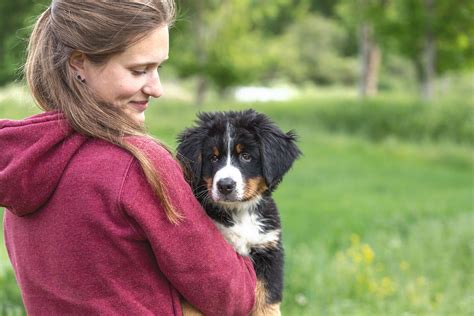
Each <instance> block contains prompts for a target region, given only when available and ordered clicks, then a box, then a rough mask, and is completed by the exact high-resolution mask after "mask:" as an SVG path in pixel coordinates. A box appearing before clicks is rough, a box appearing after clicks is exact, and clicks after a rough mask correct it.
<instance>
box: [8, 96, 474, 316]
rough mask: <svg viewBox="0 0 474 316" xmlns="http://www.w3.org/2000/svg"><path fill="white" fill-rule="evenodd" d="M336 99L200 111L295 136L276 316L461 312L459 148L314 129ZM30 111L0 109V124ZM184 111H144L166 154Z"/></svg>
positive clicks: (468, 185) (473, 232)
mask: <svg viewBox="0 0 474 316" xmlns="http://www.w3.org/2000/svg"><path fill="white" fill-rule="evenodd" d="M343 102H347V100H337V99H336V98H334V99H331V100H318V99H315V100H305V101H301V102H294V103H290V104H286V103H283V104H250V105H249V104H247V105H245V104H230V103H224V104H215V105H207V106H205V107H204V108H203V109H202V110H205V111H207V110H225V109H229V108H232V109H239V108H245V107H253V108H255V109H256V110H258V111H261V112H265V113H267V114H269V115H270V116H271V117H272V118H274V120H276V121H277V123H278V124H279V125H280V126H281V127H282V128H283V129H285V130H288V129H295V130H296V132H297V133H298V134H299V136H300V138H299V145H300V147H301V149H302V151H303V153H304V156H303V157H302V158H301V159H300V160H298V161H297V162H296V164H295V166H294V168H293V169H292V170H291V171H290V173H289V174H288V175H287V177H286V178H285V179H284V181H283V183H282V184H281V186H280V187H279V189H278V190H277V192H276V193H275V199H276V201H277V204H278V206H279V209H280V211H281V215H282V221H283V238H284V244H285V251H286V269H285V291H284V302H283V305H282V308H283V314H284V315H308V316H309V315H472V314H473V313H474V310H473V306H474V268H473V267H474V260H473V256H474V229H472V227H474V200H473V196H474V195H473V193H474V192H473V190H474V183H473V179H474V173H473V166H474V159H473V157H474V156H473V153H474V150H473V148H472V147H471V145H470V142H464V144H459V143H457V142H455V141H449V140H446V139H443V140H442V141H439V140H438V141H435V140H433V139H430V140H428V141H427V140H426V139H423V140H411V141H410V142H408V141H407V140H406V138H404V137H403V135H400V136H397V135H396V134H395V135H386V137H381V138H373V137H368V136H367V135H364V133H356V134H355V135H354V134H353V133H352V131H351V130H344V129H342V130H339V129H336V130H334V129H331V128H328V127H326V126H321V125H318V126H316V120H313V118H314V117H315V115H316V114H317V113H319V112H318V111H319V110H318V109H320V107H324V106H329V105H328V104H339V105H338V106H342V105H341V104H342V103H343ZM378 102H382V103H383V102H384V100H383V99H381V100H379V101H378ZM34 111H35V110H33V109H32V108H31V107H30V106H19V105H18V104H15V103H14V102H12V101H11V100H10V101H4V102H0V117H10V118H20V117H24V116H26V115H29V114H31V113H33V112H34ZM195 112H196V109H195V108H194V107H192V106H191V105H189V104H186V103H179V102H176V101H170V100H165V99H164V100H160V102H156V103H154V104H152V106H151V108H150V109H149V110H148V112H147V122H148V125H149V129H150V131H151V132H152V134H154V135H155V136H157V137H158V138H160V139H162V140H164V141H165V142H166V143H168V144H169V145H170V146H171V147H174V146H175V145H176V143H175V137H176V135H177V134H178V133H179V132H180V131H181V130H182V129H183V128H184V127H186V126H189V125H191V124H192V121H193V119H194V115H195ZM397 119H400V118H397ZM410 139H411V137H410ZM0 261H2V262H1V265H0V269H2V270H3V271H0V281H2V280H1V276H4V280H3V281H5V280H6V283H5V284H9V283H8V282H10V284H11V283H12V282H13V281H12V277H11V275H9V276H7V277H5V273H6V272H5V271H7V270H9V269H10V268H9V266H8V265H7V264H6V263H5V262H6V255H5V252H4V251H0ZM5 289H7V287H5ZM2 291H3V289H2V287H0V299H2V298H4V300H6V299H5V297H10V299H9V300H10V304H12V303H11V302H13V301H14V300H13V299H12V298H11V294H9V295H10V296H7V295H6V294H5V293H2ZM3 292H5V291H3ZM1 306H2V302H0V312H1V311H2V308H1ZM10 310H12V308H10Z"/></svg>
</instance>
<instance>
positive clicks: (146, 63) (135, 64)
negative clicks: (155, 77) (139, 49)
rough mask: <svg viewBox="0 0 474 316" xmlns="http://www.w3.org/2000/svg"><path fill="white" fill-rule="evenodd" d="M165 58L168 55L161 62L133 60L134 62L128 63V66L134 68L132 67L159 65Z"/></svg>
mask: <svg viewBox="0 0 474 316" xmlns="http://www.w3.org/2000/svg"><path fill="white" fill-rule="evenodd" d="M167 60H168V57H166V58H165V59H164V60H162V61H161V62H135V63H131V64H129V65H128V67H129V68H134V67H149V66H160V65H163V64H164V63H165V62H166V61H167Z"/></svg>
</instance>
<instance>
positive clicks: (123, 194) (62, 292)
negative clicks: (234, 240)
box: [0, 112, 256, 315]
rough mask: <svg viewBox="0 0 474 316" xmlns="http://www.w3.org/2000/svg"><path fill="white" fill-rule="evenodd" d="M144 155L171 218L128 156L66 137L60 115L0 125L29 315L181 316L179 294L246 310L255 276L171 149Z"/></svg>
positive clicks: (15, 257)
mask: <svg viewBox="0 0 474 316" xmlns="http://www.w3.org/2000/svg"><path fill="white" fill-rule="evenodd" d="M130 141H131V142H133V143H134V144H135V145H137V146H139V147H140V148H142V149H143V150H144V152H145V153H146V154H147V155H149V157H152V159H153V163H154V165H155V167H156V168H157V170H158V172H159V174H160V176H161V179H162V181H163V184H164V186H165V188H166V190H167V191H168V194H169V196H170V197H171V201H172V204H173V205H174V206H175V207H176V209H177V210H178V211H179V212H180V213H181V214H182V215H183V216H184V220H183V221H182V222H181V223H180V224H178V225H174V224H171V223H170V222H169V221H168V220H167V218H166V215H165V212H164V210H163V207H162V205H161V203H160V200H159V199H158V198H156V196H155V195H154V194H153V192H152V190H151V188H150V186H149V185H148V183H147V182H146V179H145V176H144V174H143V172H142V170H141V168H140V166H139V164H138V162H137V160H136V159H135V158H133V157H132V155H131V154H130V153H128V152H127V151H125V150H123V149H121V148H119V147H117V146H114V145H112V144H109V143H107V142H104V141H101V140H97V139H93V138H87V137H84V136H82V135H80V134H78V133H76V132H75V131H74V130H72V128H71V127H70V126H69V125H68V124H67V122H66V120H65V119H64V117H63V115H61V114H60V113H58V112H50V113H43V114H40V115H36V116H33V117H31V118H27V119H25V120H22V121H6V120H3V121H0V205H2V206H5V207H6V208H7V210H8V211H6V212H5V218H4V229H5V243H6V246H7V250H8V254H9V256H10V259H11V262H12V265H13V269H14V270H15V274H16V278H17V281H18V284H19V286H20V288H21V292H22V295H23V301H24V304H25V306H26V309H27V311H28V313H29V314H31V315H65V314H84V315H85V314H87V315H98V314H101V315H131V314H135V315H181V308H180V296H181V295H182V296H184V297H185V298H186V300H187V301H188V302H190V303H191V304H193V305H194V306H196V307H197V308H198V309H200V310H201V311H203V312H204V313H205V314H206V315H245V314H248V313H249V311H250V310H251V308H252V306H253V303H254V300H255V282H256V280H255V272H254V270H253V267H252V264H251V262H250V261H249V260H248V259H247V258H243V257H240V256H239V255H237V254H236V253H235V251H234V250H233V249H232V248H231V247H230V246H229V245H228V244H227V243H226V242H225V241H224V239H223V238H222V237H221V235H220V233H219V232H218V231H217V229H216V228H215V226H214V225H213V223H212V222H211V220H210V219H209V218H208V217H207V216H206V215H205V212H204V211H203V210H202V208H201V206H200V205H199V203H198V202H197V201H196V200H195V198H194V196H193V194H192V192H191V189H190V187H189V186H188V184H187V183H186V182H185V180H184V178H183V175H182V171H181V169H180V168H179V166H178V164H177V163H176V162H175V160H174V159H173V158H172V157H171V155H170V154H169V153H168V152H167V151H166V150H164V149H163V148H162V147H160V146H158V145H156V144H155V143H154V142H152V141H149V140H145V139H140V138H133V139H130Z"/></svg>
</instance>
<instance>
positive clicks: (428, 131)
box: [314, 99, 474, 145]
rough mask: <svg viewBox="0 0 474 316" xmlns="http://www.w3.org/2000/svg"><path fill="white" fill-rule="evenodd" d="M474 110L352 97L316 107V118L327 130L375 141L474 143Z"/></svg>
mask: <svg viewBox="0 0 474 316" xmlns="http://www.w3.org/2000/svg"><path fill="white" fill-rule="evenodd" d="M473 110H474V107H473V106H472V105H467V104H444V105H441V104H424V103H421V102H397V101H391V102H390V101H387V100H385V101H383V102H381V101H380V100H376V99H375V100H372V101H362V100H360V101H355V100H348V101H346V102H341V101H339V102H337V103H334V102H331V103H326V104H324V105H321V106H316V107H315V109H314V118H315V120H316V122H317V124H319V125H321V126H323V127H324V128H326V129H329V130H333V131H343V132H349V133H356V134H360V135H362V136H365V137H367V138H369V139H372V140H381V139H385V138H388V137H396V138H400V139H406V140H411V141H450V142H455V143H463V144H469V145H474V111H473Z"/></svg>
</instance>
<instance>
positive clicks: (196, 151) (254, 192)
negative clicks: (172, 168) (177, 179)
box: [178, 110, 300, 205]
mask: <svg viewBox="0 0 474 316" xmlns="http://www.w3.org/2000/svg"><path fill="white" fill-rule="evenodd" d="M178 142H179V146H178V159H180V161H181V162H182V163H183V165H184V166H185V167H186V169H187V170H188V173H189V182H190V183H191V185H192V187H193V189H194V192H195V194H196V195H197V196H198V197H201V198H203V197H207V198H210V199H211V200H212V201H213V202H215V203H218V204H227V205H233V204H235V203H239V202H250V201H255V200H258V199H259V198H260V197H261V195H262V194H263V193H264V192H265V191H268V190H270V191H273V190H274V189H275V188H276V186H277V185H278V183H280V181H281V179H282V177H283V175H284V174H285V173H286V172H287V171H288V170H289V169H290V167H291V165H292V164H293V161H294V160H295V159H296V158H297V157H298V156H299V155H300V151H299V149H298V148H297V147H296V144H295V135H294V133H293V132H289V133H283V132H282V131H281V130H280V129H279V128H278V127H277V126H276V125H275V124H273V123H272V122H271V121H270V120H269V119H268V118H267V117H266V116H265V115H263V114H260V113H257V112H255V111H253V110H247V111H242V112H217V113H201V114H199V119H198V121H197V126H195V127H193V128H190V129H187V130H185V131H184V132H183V133H182V134H181V135H180V136H179V137H178ZM201 195H202V196H201Z"/></svg>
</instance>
